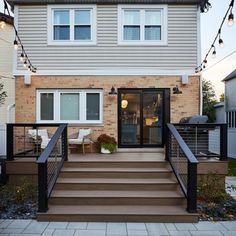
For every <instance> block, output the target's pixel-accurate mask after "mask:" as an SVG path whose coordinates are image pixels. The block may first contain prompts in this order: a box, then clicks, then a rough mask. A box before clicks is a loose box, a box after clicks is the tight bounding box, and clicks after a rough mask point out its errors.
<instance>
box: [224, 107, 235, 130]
mask: <svg viewBox="0 0 236 236" xmlns="http://www.w3.org/2000/svg"><path fill="white" fill-rule="evenodd" d="M226 121H227V124H228V128H236V111H228V112H226Z"/></svg>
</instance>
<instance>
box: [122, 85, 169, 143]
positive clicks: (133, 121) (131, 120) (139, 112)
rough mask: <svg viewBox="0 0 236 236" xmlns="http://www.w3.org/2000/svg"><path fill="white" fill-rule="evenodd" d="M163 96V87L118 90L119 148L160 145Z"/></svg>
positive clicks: (163, 120) (164, 119)
mask: <svg viewBox="0 0 236 236" xmlns="http://www.w3.org/2000/svg"><path fill="white" fill-rule="evenodd" d="M168 92H169V90H168ZM168 94H169V93H168ZM165 97H166V95H165V89H119V90H118V146H119V147H162V146H163V139H164V137H163V134H164V132H163V130H164V129H163V127H164V124H165V122H166V114H165V113H169V111H166V109H168V108H167V107H166V104H165V100H166V99H165ZM168 110H169V109H168Z"/></svg>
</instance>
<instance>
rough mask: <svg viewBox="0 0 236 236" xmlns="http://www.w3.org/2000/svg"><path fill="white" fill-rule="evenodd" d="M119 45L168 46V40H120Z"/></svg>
mask: <svg viewBox="0 0 236 236" xmlns="http://www.w3.org/2000/svg"><path fill="white" fill-rule="evenodd" d="M117 45H118V46H168V43H167V42H143V41H142V42H137V41H135V42H125V41H120V42H118V44H117Z"/></svg>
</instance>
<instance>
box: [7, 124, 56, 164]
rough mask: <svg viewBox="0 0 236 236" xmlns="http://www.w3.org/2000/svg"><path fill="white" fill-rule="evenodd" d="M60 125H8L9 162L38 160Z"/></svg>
mask: <svg viewBox="0 0 236 236" xmlns="http://www.w3.org/2000/svg"><path fill="white" fill-rule="evenodd" d="M59 126H60V124H50V123H45V124H44V123H43V124H39V123H15V124H7V160H8V161H11V160H14V159H20V158H33V159H37V158H38V157H39V156H40V155H41V153H42V152H43V150H44V149H45V148H46V146H47V144H48V143H49V141H50V139H51V138H52V136H53V134H54V133H55V132H56V130H57V128H58V127H59Z"/></svg>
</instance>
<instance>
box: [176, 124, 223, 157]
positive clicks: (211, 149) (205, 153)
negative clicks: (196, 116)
mask: <svg viewBox="0 0 236 236" xmlns="http://www.w3.org/2000/svg"><path fill="white" fill-rule="evenodd" d="M173 125H174V126H175V128H176V129H177V131H178V133H179V134H180V136H181V137H182V138H183V140H184V142H185V143H186V144H187V146H188V147H189V149H190V150H191V151H192V153H193V154H194V155H195V157H196V158H197V159H199V158H207V159H208V158H217V159H220V160H226V159H227V124H217V123H216V124H210V123H206V124H173Z"/></svg>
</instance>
